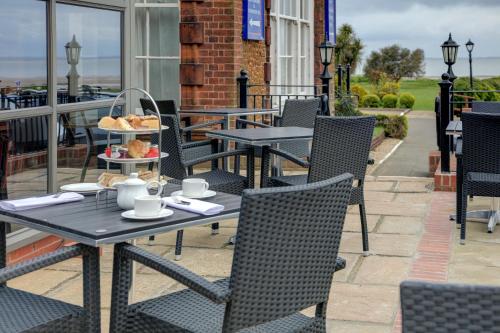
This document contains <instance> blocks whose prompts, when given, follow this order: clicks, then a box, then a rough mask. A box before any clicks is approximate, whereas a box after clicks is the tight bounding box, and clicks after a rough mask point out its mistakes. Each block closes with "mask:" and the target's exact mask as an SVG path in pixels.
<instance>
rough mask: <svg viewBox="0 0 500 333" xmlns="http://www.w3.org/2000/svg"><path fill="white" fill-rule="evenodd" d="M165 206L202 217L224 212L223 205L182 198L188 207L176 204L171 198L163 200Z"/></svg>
mask: <svg viewBox="0 0 500 333" xmlns="http://www.w3.org/2000/svg"><path fill="white" fill-rule="evenodd" d="M163 200H164V201H166V202H167V205H169V206H170V207H174V208H177V209H182V210H187V211H188V212H192V213H197V214H202V215H215V214H219V213H220V212H222V211H223V210H224V206H223V205H219V204H215V203H212V202H206V201H201V200H195V199H188V198H184V197H182V201H185V202H189V203H190V204H189V205H186V204H180V203H176V202H175V201H174V199H173V198H172V197H166V198H163Z"/></svg>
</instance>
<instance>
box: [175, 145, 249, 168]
mask: <svg viewBox="0 0 500 333" xmlns="http://www.w3.org/2000/svg"><path fill="white" fill-rule="evenodd" d="M248 152H249V150H248V149H237V150H231V151H224V152H221V153H216V154H211V155H207V156H203V157H200V158H197V159H195V160H191V161H186V162H184V165H185V166H186V167H189V166H193V165H196V164H200V163H203V162H208V161H213V160H218V159H219V158H223V157H230V156H239V155H247V154H248Z"/></svg>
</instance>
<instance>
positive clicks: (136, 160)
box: [97, 152, 168, 163]
mask: <svg viewBox="0 0 500 333" xmlns="http://www.w3.org/2000/svg"><path fill="white" fill-rule="evenodd" d="M167 156H168V154H167V153H163V152H162V153H161V158H164V157H167ZM97 157H99V158H101V159H103V160H105V161H106V162H111V163H148V162H157V161H158V156H156V157H144V158H123V157H122V158H113V157H107V156H106V154H99V155H97Z"/></svg>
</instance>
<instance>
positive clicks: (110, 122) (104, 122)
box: [97, 117, 116, 128]
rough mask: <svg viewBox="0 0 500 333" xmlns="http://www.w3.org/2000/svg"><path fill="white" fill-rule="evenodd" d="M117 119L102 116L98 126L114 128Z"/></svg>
mask: <svg viewBox="0 0 500 333" xmlns="http://www.w3.org/2000/svg"><path fill="white" fill-rule="evenodd" d="M115 123H116V120H115V119H113V118H111V117H102V119H101V120H99V123H98V125H97V126H99V127H100V128H114V127H115Z"/></svg>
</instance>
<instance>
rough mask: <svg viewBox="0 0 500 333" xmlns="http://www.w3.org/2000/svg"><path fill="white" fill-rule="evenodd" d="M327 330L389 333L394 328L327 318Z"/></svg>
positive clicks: (347, 332)
mask: <svg viewBox="0 0 500 333" xmlns="http://www.w3.org/2000/svg"><path fill="white" fill-rule="evenodd" d="M326 331H327V332H328V333H389V332H391V331H392V329H391V326H390V325H382V324H370V323H359V322H354V321H341V320H328V319H327V321H326Z"/></svg>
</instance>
